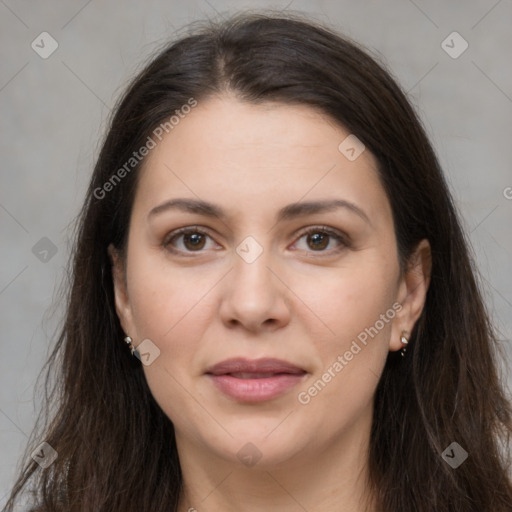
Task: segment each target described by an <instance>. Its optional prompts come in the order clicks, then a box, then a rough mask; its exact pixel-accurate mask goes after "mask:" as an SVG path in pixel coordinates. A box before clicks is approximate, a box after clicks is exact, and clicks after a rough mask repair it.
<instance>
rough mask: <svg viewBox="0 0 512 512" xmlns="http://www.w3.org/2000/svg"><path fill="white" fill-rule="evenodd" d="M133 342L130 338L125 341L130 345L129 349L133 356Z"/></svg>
mask: <svg viewBox="0 0 512 512" xmlns="http://www.w3.org/2000/svg"><path fill="white" fill-rule="evenodd" d="M132 341H133V340H132V339H131V338H130V336H126V338H125V339H124V342H125V343H126V344H127V345H128V348H129V349H130V352H131V354H132V356H133V353H134V352H135V347H134V346H133V343H132Z"/></svg>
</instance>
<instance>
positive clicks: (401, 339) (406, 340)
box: [400, 331, 409, 357]
mask: <svg viewBox="0 0 512 512" xmlns="http://www.w3.org/2000/svg"><path fill="white" fill-rule="evenodd" d="M407 334H408V332H407V331H402V335H401V336H400V341H401V342H402V345H403V347H402V350H401V351H400V354H402V357H405V352H406V351H407V344H408V343H409V340H408V339H407V337H406V336H407Z"/></svg>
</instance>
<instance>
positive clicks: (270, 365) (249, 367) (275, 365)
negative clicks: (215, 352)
mask: <svg viewBox="0 0 512 512" xmlns="http://www.w3.org/2000/svg"><path fill="white" fill-rule="evenodd" d="M241 372H245V373H292V374H300V373H305V370H303V369H302V368H299V367H298V366H295V365H294V364H292V363H289V362H288V361H283V360H282V359H271V358H263V359H245V358H243V357H236V358H233V359H226V360H225V361H221V362H220V363H217V364H215V365H213V366H211V367H209V368H208V369H207V370H206V372H205V373H209V374H212V375H226V374H228V373H241Z"/></svg>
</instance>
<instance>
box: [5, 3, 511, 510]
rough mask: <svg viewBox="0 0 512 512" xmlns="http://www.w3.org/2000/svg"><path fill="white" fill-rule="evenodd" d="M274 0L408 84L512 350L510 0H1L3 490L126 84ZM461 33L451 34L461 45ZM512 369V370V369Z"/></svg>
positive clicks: (28, 423) (30, 418) (28, 419)
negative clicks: (336, 32)
mask: <svg viewBox="0 0 512 512" xmlns="http://www.w3.org/2000/svg"><path fill="white" fill-rule="evenodd" d="M262 8H274V9H288V10H290V11H305V12H308V13H310V14H311V16H312V17H313V18H314V19H317V20H320V21H325V22H330V23H331V24H332V25H334V26H335V27H337V28H338V29H340V30H341V31H342V32H344V33H345V34H347V35H348V36H351V37H353V38H354V39H356V40H358V41H360V42H362V43H363V44H364V45H366V46H367V47H369V48H372V49H373V50H374V51H376V52H377V53H378V54H380V55H381V56H382V59H383V60H384V61H385V62H386V63H387V65H388V66H389V67H390V69H391V71H392V72H393V74H394V75H395V76H396V77H397V79H398V80H399V82H400V83H401V84H402V86H403V87H404V89H405V90H407V91H408V93H409V95H410V98H411V101H412V102H413V104H414V105H415V106H416V108H417V109H418V110H419V112H420V114H421V116H422V118H423V120H424V122H425V124H426V127H427V130H428V132H429V134H430V136H431V138H432V140H433V142H434V145H435V147H436V149H437V152H438V155H439V157H440V160H441V162H442V164H443V166H444V169H445V172H446V174H447V177H448V180H449V182H450V184H451V186H452V190H453V193H454V196H455V199H456V202H457V205H458V207H459V209H460V212H461V214H462V216H463V221H464V224H465V228H466V230H467V233H468V234H469V238H470V240H471V242H472V244H473V247H474V253H475V258H476V260H477V263H478V266H479V268H480V270H481V274H482V283H483V286H484V291H485V294H486V298H487V300H488V304H489V308H490V310H491V311H492V314H493V316H494V319H495V321H496V324H497V326H498V328H499V330H500V337H501V339H502V341H503V345H504V346H506V347H507V350H508V354H511V353H512V350H511V348H510V339H511V338H512V314H511V313H512V272H511V271H510V270H511V260H512V236H511V219H512V189H508V188H507V187H512V172H511V161H512V138H511V135H512V131H511V119H512V117H511V114H512V68H511V65H510V54H511V53H512V52H511V50H512V31H511V30H510V26H511V23H512V2H511V0H499V1H498V0H481V1H471V2H450V3H448V2H445V1H441V0H438V1H420V0H415V2H412V1H407V0H393V1H387V2H378V1H364V2H363V1H360V0H343V1H340V0H338V1H325V0H324V1H322V0H317V1H314V2H306V1H300V0H294V1H292V2H290V1H289V0H285V1H276V2H264V1H262V2H254V1H253V2H247V1H245V2H235V1H221V0H196V1H190V2H187V3H185V2H178V1H161V0H158V1H151V2H146V3H143V2H135V1H124V2H121V1H119V0H118V1H110V2H108V3H107V2H104V3H103V2H98V1H89V2H88V1H81V2H77V1H60V2H56V1H50V2H44V3H43V2H39V3H36V2H29V1H15V0H0V38H1V44H0V55H1V58H0V63H1V64H0V66H1V71H0V112H1V130H2V137H1V155H2V159H1V179H2V181H1V183H2V186H1V188H0V223H1V234H2V246H1V261H2V265H1V269H0V311H1V319H0V321H1V324H0V325H1V352H0V353H1V357H0V379H1V386H0V447H1V448H0V449H1V456H0V506H2V505H3V504H4V502H5V495H6V493H7V492H8V490H9V488H10V486H11V485H12V482H13V477H14V472H15V468H16V464H17V463H18V460H19V457H20V456H21V454H22V451H23V449H24V447H25V445H26V442H27V436H28V435H29V434H30V431H31V428H32V426H33V423H34V419H35V411H36V410H37V399H36V400H35V401H34V384H35V382H36V378H37V375H38V373H39V371H40V369H41V367H42V365H43V362H44V360H45V358H46V356H47V353H48V348H49V346H50V343H51V341H52V337H53V333H54V330H55V328H56V327H57V326H58V325H59V322H60V316H59V315H60V312H61V309H60V306H59V305H58V303H57V301H56V299H57V292H58V289H59V286H60V284H61V282H62V279H63V278H64V266H65V265H66V262H67V258H68V254H69V237H70V235H71V231H70V224H71V222H72V220H73V219H74V217H75V216H76V214H77V212H78V208H79V206H80V204H81V202H82V200H83V198H84V193H85V187H86V184H87V182H88V179H89V176H90V172H91V169H92V166H93V163H94V160H95V157H96V155H97V152H98V143H99V139H100V136H101V134H102V133H103V130H104V127H105V121H106V118H107V116H108V114H109V112H110V109H111V108H112V107H113V105H114V101H115V99H116V98H117V97H118V95H119V93H120V91H121V90H122V89H123V88H124V86H125V84H126V81H127V80H128V79H129V78H130V77H132V76H133V75H134V73H135V72H136V71H137V70H138V69H140V67H141V66H142V64H143V63H144V60H145V58H146V57H147V56H148V55H149V54H150V53H152V52H154V50H155V49H156V48H157V47H158V46H159V45H160V44H162V43H163V41H164V40H166V39H167V38H169V37H173V36H174V35H175V34H176V31H177V30H179V29H180V28H182V27H183V26H184V25H185V24H187V23H188V22H190V21H193V20H197V19H201V18H205V17H215V16H218V15H219V13H220V14H221V15H227V14H230V13H233V12H235V11H238V10H242V9H257V10H260V9H262ZM45 31H46V32H48V33H50V34H51V36H52V37H53V38H54V39H55V40H56V41H57V43H58V48H57V50H56V51H55V52H54V53H53V54H52V55H51V56H49V57H48V58H47V59H43V58H41V57H40V56H39V55H38V54H37V53H36V51H34V50H33V49H32V47H31V43H32V41H34V40H36V42H38V41H40V38H38V36H39V34H41V33H42V32H45ZM453 31H457V32H459V33H460V34H461V36H462V37H463V38H464V39H465V40H466V41H467V43H468V44H469V47H468V49H467V50H466V51H465V52H464V53H462V55H460V56H459V57H458V58H452V57H451V56H450V55H449V54H448V53H446V51H445V50H444V49H443V48H442V46H441V44H442V42H443V40H445V39H446V38H447V36H448V35H449V34H451V33H452V32H453ZM460 43H461V41H457V40H456V39H455V40H453V42H452V40H451V39H450V38H449V39H448V41H447V44H448V45H450V46H453V48H452V49H451V50H450V51H451V52H452V53H453V52H454V51H457V50H460V49H461V48H462V46H461V45H460ZM39 44H41V43H39ZM45 48H46V49H48V45H47V44H46V45H45ZM507 63H508V64H507ZM507 190H508V191H509V193H507V192H506V191H507ZM507 195H508V197H509V199H507V197H506V196H507ZM43 237H46V238H48V239H49V240H51V242H52V243H53V244H54V246H55V249H56V250H57V252H56V254H55V255H52V252H51V250H50V252H48V253H47V254H45V253H44V252H41V247H42V248H43V249H45V248H46V249H48V247H49V246H48V242H47V241H43V242H40V240H41V239H42V238H43ZM36 244H38V245H36ZM45 244H46V245H45ZM34 246H35V249H34ZM55 249H54V250H55ZM45 259H46V260H47V261H44V260H45ZM507 375H508V383H509V386H510V383H511V382H512V378H511V370H510V369H509V370H507V372H506V376H507Z"/></svg>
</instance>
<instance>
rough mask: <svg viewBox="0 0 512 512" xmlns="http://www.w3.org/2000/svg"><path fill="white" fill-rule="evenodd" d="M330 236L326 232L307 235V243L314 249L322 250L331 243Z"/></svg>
mask: <svg viewBox="0 0 512 512" xmlns="http://www.w3.org/2000/svg"><path fill="white" fill-rule="evenodd" d="M329 238H330V236H329V235H328V234H326V233H313V234H311V235H307V244H308V246H309V247H310V248H311V249H313V250H314V251H322V250H323V249H325V248H326V247H327V246H328V245H329Z"/></svg>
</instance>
